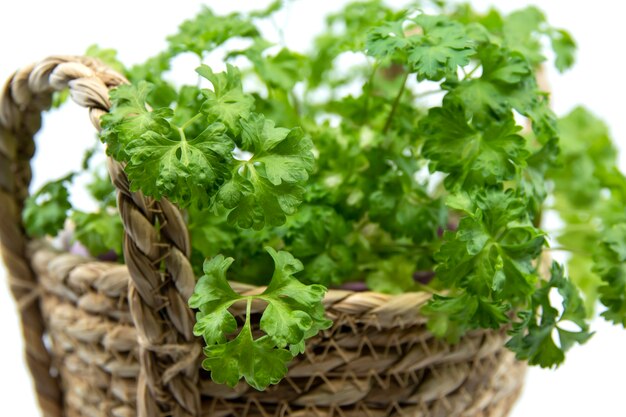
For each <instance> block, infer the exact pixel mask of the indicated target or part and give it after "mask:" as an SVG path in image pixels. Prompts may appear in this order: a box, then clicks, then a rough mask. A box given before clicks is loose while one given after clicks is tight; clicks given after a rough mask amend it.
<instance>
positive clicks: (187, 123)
mask: <svg viewBox="0 0 626 417" xmlns="http://www.w3.org/2000/svg"><path fill="white" fill-rule="evenodd" d="M200 117H202V113H198V114H196V115H195V116H193V117H192V118H191V119H189V120H187V121H186V122H185V123H184V124H183V125H182V126H181V127H179V128H178V129H179V130H185V129H186V128H187V127H189V125H191V124H192V123H193V122H195V121H196V120H198V119H199V118H200Z"/></svg>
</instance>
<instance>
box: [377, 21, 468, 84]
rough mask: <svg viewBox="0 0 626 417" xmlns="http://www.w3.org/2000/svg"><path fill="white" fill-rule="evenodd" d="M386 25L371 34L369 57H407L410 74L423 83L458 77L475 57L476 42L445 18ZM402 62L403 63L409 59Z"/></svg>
mask: <svg viewBox="0 0 626 417" xmlns="http://www.w3.org/2000/svg"><path fill="white" fill-rule="evenodd" d="M409 22H411V23H412V25H413V26H409V27H408V28H406V29H405V25H404V24H405V23H406V19H404V18H403V19H401V20H398V21H393V22H386V23H384V24H383V25H381V26H379V27H376V28H374V29H372V30H370V31H369V32H368V35H367V41H366V43H365V48H366V51H367V53H368V55H371V56H373V57H375V58H378V59H387V58H390V59H397V58H398V57H403V58H404V57H406V58H405V59H406V61H407V63H408V66H409V71H410V72H414V73H416V74H417V79H418V80H419V81H423V80H431V81H439V80H441V79H442V78H444V77H447V76H449V75H450V74H455V73H456V70H457V68H458V67H464V66H466V65H467V64H469V62H470V57H471V56H472V55H474V54H475V50H474V49H473V47H472V40H471V39H470V38H469V37H468V36H467V34H466V32H465V29H464V27H463V25H461V24H459V23H458V22H454V21H452V20H449V19H448V18H446V17H444V16H430V15H425V14H422V15H419V16H417V17H415V18H414V19H410V20H409ZM405 59H402V60H405Z"/></svg>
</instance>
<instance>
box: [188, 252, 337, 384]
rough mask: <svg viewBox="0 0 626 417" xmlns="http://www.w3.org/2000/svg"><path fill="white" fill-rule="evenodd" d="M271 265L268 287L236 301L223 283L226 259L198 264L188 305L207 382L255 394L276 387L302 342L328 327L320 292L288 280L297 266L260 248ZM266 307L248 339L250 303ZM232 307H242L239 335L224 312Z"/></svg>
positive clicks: (322, 290)
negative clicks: (256, 333)
mask: <svg viewBox="0 0 626 417" xmlns="http://www.w3.org/2000/svg"><path fill="white" fill-rule="evenodd" d="M266 250H267V252H268V253H269V254H270V255H271V257H272V258H273V259H274V263H275V270H274V274H273V276H272V279H271V281H270V284H269V285H268V287H267V288H266V289H265V291H263V293H261V294H259V295H253V296H241V295H239V294H237V293H236V292H234V291H233V290H232V289H231V288H230V286H229V284H228V282H227V281H226V271H227V270H228V268H229V267H230V265H231V264H232V262H233V259H232V258H228V259H226V258H224V257H223V256H221V255H219V256H217V257H215V258H214V259H212V260H210V261H206V262H205V264H204V272H205V275H204V276H203V277H201V278H200V280H199V281H198V283H197V285H196V288H195V291H194V294H193V295H192V297H191V298H190V300H189V305H190V306H191V307H192V308H196V309H198V310H199V311H198V313H197V317H196V320H197V321H196V325H195V326H194V334H196V335H198V336H202V337H203V338H204V340H205V342H206V344H207V346H206V348H205V350H204V353H205V355H206V356H207V358H206V359H205V360H204V362H203V364H202V365H203V367H204V368H205V369H207V370H209V371H211V378H212V379H213V380H214V381H215V382H217V383H222V384H227V385H229V386H231V387H232V386H235V385H236V384H237V383H238V382H239V380H240V379H241V378H245V380H246V382H247V383H248V384H250V385H251V386H252V387H254V388H256V389H258V390H264V389H265V388H267V386H269V385H271V384H276V383H278V382H279V381H280V380H281V379H282V378H283V377H284V376H285V375H286V373H287V364H288V363H289V362H290V361H291V359H292V358H293V356H294V355H297V354H299V353H302V352H303V351H304V341H305V340H306V339H308V338H310V337H312V336H314V335H316V334H317V333H318V332H319V331H320V330H324V329H327V328H328V327H330V325H331V324H332V323H331V322H330V321H329V320H327V319H326V318H325V317H324V309H323V307H322V306H321V301H322V299H323V298H324V295H325V293H326V288H325V287H323V286H321V285H305V284H303V283H301V282H300V281H298V280H297V279H296V278H294V277H293V275H294V274H296V273H298V272H300V271H302V263H301V262H300V261H298V260H297V259H295V258H294V257H293V256H292V255H291V254H289V253H287V252H276V251H275V250H273V249H272V248H269V247H268V248H266ZM255 299H256V300H261V301H263V302H265V303H267V307H266V308H265V311H264V312H263V314H262V316H261V321H260V330H261V331H262V332H264V333H265V334H264V335H263V336H261V337H259V338H257V339H254V337H253V332H252V325H251V322H250V315H251V312H250V311H251V310H250V309H251V303H252V301H253V300H255ZM238 301H245V302H246V303H247V309H246V317H245V322H244V325H243V327H242V328H241V330H240V331H239V333H238V334H237V335H236V336H235V337H234V338H232V339H230V340H229V336H231V334H233V333H234V332H236V331H237V321H236V319H235V317H234V316H233V315H232V314H231V313H230V312H229V311H228V309H229V308H230V307H231V306H232V305H233V304H234V303H236V302H238Z"/></svg>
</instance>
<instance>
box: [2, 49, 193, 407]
mask: <svg viewBox="0 0 626 417" xmlns="http://www.w3.org/2000/svg"><path fill="white" fill-rule="evenodd" d="M127 82H128V81H126V79H125V78H124V77H123V76H122V75H120V74H118V73H116V72H115V71H113V70H111V69H109V68H108V67H106V66H104V65H103V64H102V63H101V62H100V61H98V60H96V59H93V58H89V57H73V56H54V57H50V58H47V59H44V60H43V61H41V62H39V63H37V64H34V65H30V66H28V67H26V68H23V69H22V70H20V71H18V72H16V73H15V74H14V75H13V76H12V77H11V78H10V79H9V80H8V82H7V84H6V86H5V88H4V89H3V91H2V93H1V95H0V219H2V221H1V223H0V248H1V249H2V255H3V258H4V261H5V264H6V266H7V270H8V276H9V283H10V287H11V291H12V293H13V296H14V298H15V300H16V302H17V304H18V306H19V307H20V315H21V323H22V329H23V334H24V338H25V342H26V359H27V363H28V366H29V369H30V371H31V374H32V376H33V379H34V380H35V390H36V393H37V396H38V400H39V404H40V406H41V408H42V410H43V412H44V416H46V417H61V416H62V415H63V411H62V408H63V407H62V395H61V392H62V390H61V387H60V384H59V381H58V378H56V377H55V376H53V372H51V371H52V369H53V366H52V362H51V358H50V355H49V353H48V351H47V349H46V348H45V346H44V344H43V340H42V338H43V334H44V331H45V325H44V321H43V318H42V316H41V311H40V309H39V305H38V303H37V302H33V301H34V300H35V298H36V297H33V294H36V292H35V291H36V289H37V277H36V275H35V274H34V273H33V271H32V269H31V267H30V262H29V259H28V254H27V244H28V242H29V238H28V236H26V234H25V232H24V226H23V224H22V220H21V212H22V208H23V205H24V200H25V199H26V198H27V196H28V185H29V183H30V180H31V167H30V159H31V157H32V156H33V154H34V150H35V146H34V142H33V136H34V135H35V133H36V132H37V131H38V130H39V128H40V127H41V113H42V111H44V110H46V109H48V108H49V107H50V103H51V97H52V93H53V92H55V91H61V90H64V89H66V88H69V90H70V94H71V97H72V99H73V100H74V101H75V102H76V103H78V104H79V105H80V106H83V107H86V108H87V109H88V110H89V116H90V118H91V122H92V123H93V125H94V126H95V127H96V129H98V130H100V129H101V127H100V117H101V116H102V115H103V114H105V113H106V112H107V111H108V109H109V107H110V105H111V104H110V102H109V89H111V88H114V87H116V86H118V85H120V84H123V83H127ZM108 168H109V174H110V176H111V180H112V181H113V184H114V185H115V187H116V188H117V190H118V207H119V211H120V215H121V217H122V221H123V223H124V228H125V231H126V233H125V237H124V256H125V260H126V264H127V265H128V269H129V271H130V275H131V282H130V285H129V295H128V298H129V303H130V309H131V315H132V317H133V321H134V323H135V326H136V328H137V330H138V334H139V340H138V343H139V357H140V358H139V359H140V364H141V369H140V373H139V381H138V392H137V411H138V416H139V417H152V416H158V415H168V416H176V417H179V416H180V417H187V416H190V417H191V416H193V417H195V416H199V415H200V393H199V389H198V384H197V383H198V372H199V363H198V361H199V357H200V356H201V355H200V354H201V348H200V345H199V344H198V343H197V340H196V339H195V338H194V336H193V332H192V329H193V323H194V316H193V313H192V311H191V310H190V309H189V307H188V306H187V300H188V298H189V297H190V295H191V293H192V292H193V288H194V285H195V278H194V275H193V271H192V268H191V266H190V264H189V260H188V258H189V253H190V243H189V235H188V232H187V229H186V225H185V222H184V219H183V217H182V216H181V214H180V211H179V210H178V208H176V207H175V206H174V205H172V204H171V203H169V202H168V201H166V200H161V201H155V200H153V199H151V198H148V197H146V196H144V195H142V194H141V193H139V192H131V191H130V189H129V183H128V178H127V177H126V174H125V172H124V170H123V166H122V165H121V164H120V163H119V162H117V161H114V160H112V159H109V160H108ZM156 224H158V225H160V226H159V227H158V228H157V227H156V226H155V225H156ZM162 265H164V268H162Z"/></svg>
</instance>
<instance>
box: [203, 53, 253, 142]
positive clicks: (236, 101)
mask: <svg viewBox="0 0 626 417" xmlns="http://www.w3.org/2000/svg"><path fill="white" fill-rule="evenodd" d="M196 72H197V73H198V74H199V75H200V76H201V77H204V78H206V79H207V80H209V81H210V82H211V84H213V91H211V90H202V93H203V94H204V95H205V97H206V101H205V103H204V105H203V106H202V112H203V113H204V114H206V115H207V116H208V117H209V121H210V122H213V121H219V122H222V123H224V124H225V125H226V127H228V129H230V131H231V132H233V133H234V134H238V133H239V128H240V126H239V119H241V118H246V117H248V115H249V114H250V110H251V109H252V105H253V103H254V99H253V98H252V96H250V95H248V94H244V92H243V88H242V86H241V74H240V73H239V70H238V69H237V68H236V67H233V66H232V65H230V64H227V66H226V72H220V73H217V74H216V73H214V72H213V70H212V69H211V68H210V67H208V66H206V65H202V66H200V67H199V68H198V69H196Z"/></svg>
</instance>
